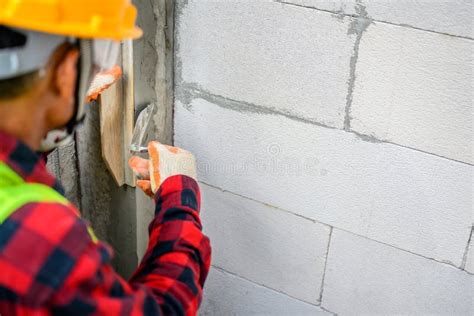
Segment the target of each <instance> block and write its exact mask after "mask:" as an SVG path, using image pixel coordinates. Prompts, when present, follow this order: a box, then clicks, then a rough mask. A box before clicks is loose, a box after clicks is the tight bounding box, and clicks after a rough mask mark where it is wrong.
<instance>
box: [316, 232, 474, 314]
mask: <svg viewBox="0 0 474 316" xmlns="http://www.w3.org/2000/svg"><path fill="white" fill-rule="evenodd" d="M473 281H474V278H473V276H472V275H469V274H468V273H466V272H464V271H461V270H459V269H457V268H454V267H452V266H449V265H446V264H442V263H439V262H436V261H433V260H429V259H425V258H422V257H420V256H417V255H414V254H410V253H407V252H404V251H401V250H399V249H395V248H393V247H390V246H387V245H383V244H380V243H377V242H374V241H371V240H368V239H366V238H362V237H358V236H355V235H353V234H350V233H346V232H342V231H340V230H337V229H335V230H334V231H333V234H332V238H331V246H330V250H329V259H328V265H327V270H326V277H325V279H324V294H323V301H322V306H323V307H324V308H326V309H328V310H330V311H332V312H335V313H337V314H338V315H369V314H370V315H402V314H403V315H434V314H436V315H472V314H473V313H474V307H473V304H472V302H473V295H474V290H473V289H474V287H473V285H474V283H473Z"/></svg>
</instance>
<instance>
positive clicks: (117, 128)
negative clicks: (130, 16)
mask: <svg viewBox="0 0 474 316" xmlns="http://www.w3.org/2000/svg"><path fill="white" fill-rule="evenodd" d="M120 64H121V67H122V72H123V75H122V77H121V78H120V79H119V80H118V81H117V82H116V83H115V84H114V85H112V86H111V87H110V88H109V89H107V90H106V91H104V92H103V93H102V95H101V96H100V99H99V100H100V135H101V148H102V156H103V158H104V161H105V164H106V165H107V168H108V169H109V171H110V173H111V174H112V176H113V178H114V179H115V181H116V182H117V184H118V185H119V186H122V185H124V184H127V185H129V186H132V187H134V186H135V176H134V175H133V172H132V171H131V170H130V168H129V167H128V164H127V162H128V160H129V159H130V156H131V154H130V150H129V146H130V142H131V139H132V135H133V127H134V115H135V104H134V85H133V45H132V42H131V41H125V42H124V43H122V51H121V57H120Z"/></svg>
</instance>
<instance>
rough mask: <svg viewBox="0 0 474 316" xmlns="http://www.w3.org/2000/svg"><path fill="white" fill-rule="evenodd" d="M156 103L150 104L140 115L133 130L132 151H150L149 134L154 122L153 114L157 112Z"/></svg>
mask: <svg viewBox="0 0 474 316" xmlns="http://www.w3.org/2000/svg"><path fill="white" fill-rule="evenodd" d="M155 109H156V104H155V103H152V104H150V105H148V106H147V107H146V108H145V109H143V111H141V112H140V114H139V115H138V119H137V122H136V123H135V129H134V130H133V136H132V142H131V144H130V152H131V153H132V154H133V153H148V144H147V136H148V132H149V130H150V128H151V125H152V122H153V114H154V113H155Z"/></svg>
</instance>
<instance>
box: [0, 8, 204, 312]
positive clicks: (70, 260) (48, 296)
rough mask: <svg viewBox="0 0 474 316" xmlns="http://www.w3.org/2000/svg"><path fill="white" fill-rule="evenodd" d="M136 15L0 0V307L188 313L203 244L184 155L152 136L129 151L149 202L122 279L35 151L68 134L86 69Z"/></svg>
mask: <svg viewBox="0 0 474 316" xmlns="http://www.w3.org/2000/svg"><path fill="white" fill-rule="evenodd" d="M135 19H136V9H135V7H134V6H133V5H131V4H130V1H129V0H101V1H95V0H49V1H44V0H0V315H1V316H6V315H50V314H51V315H53V314H54V315H142V314H146V315H183V314H184V315H193V314H196V312H197V309H198V307H199V303H200V300H201V296H202V288H203V284H204V281H205V279H206V276H207V273H208V269H209V265H210V245H209V240H208V238H207V237H206V236H204V235H203V234H202V232H201V224H200V219H199V205H200V197H199V188H198V185H197V183H196V181H195V167H194V166H195V164H194V160H193V159H194V158H193V157H192V155H191V154H190V153H188V152H186V151H184V150H180V149H177V148H173V147H167V146H164V145H161V144H158V143H151V144H150V145H149V150H150V154H151V160H150V161H148V160H144V159H140V158H132V160H131V161H130V164H131V165H132V166H133V168H134V170H135V172H137V173H138V174H140V176H141V178H142V180H141V181H140V183H139V184H140V186H141V187H142V188H144V189H145V190H146V191H147V192H148V193H149V194H153V196H154V198H155V201H156V212H155V218H154V220H153V221H152V223H151V224H150V226H149V233H150V242H149V245H148V250H147V252H146V254H145V256H144V258H143V260H142V262H141V264H140V266H139V267H138V269H137V270H136V272H135V273H134V274H133V276H132V277H131V279H130V280H129V281H128V282H127V281H125V280H123V279H122V278H121V277H120V276H119V275H118V274H117V273H116V272H115V271H114V269H113V268H112V267H111V265H110V261H111V258H112V251H111V249H110V247H109V246H108V245H107V244H105V243H103V242H100V241H98V240H97V238H96V237H95V235H94V233H93V231H92V229H91V227H90V226H89V224H88V223H87V222H86V221H84V220H83V219H81V218H80V214H79V212H78V211H77V210H76V209H75V207H74V206H73V205H72V204H71V203H70V202H68V201H67V200H66V199H65V198H64V196H63V191H62V189H61V186H60V184H59V183H58V181H57V180H56V179H55V178H54V177H53V176H51V175H50V174H49V173H48V172H47V170H46V166H45V163H44V162H43V159H41V156H40V155H39V154H38V152H46V151H50V150H52V149H53V148H55V147H57V146H58V145H60V144H63V143H65V142H66V141H67V140H68V139H70V138H71V136H72V135H73V133H74V130H75V129H76V127H77V125H78V124H79V123H80V122H81V121H82V120H83V117H84V98H85V94H86V91H87V89H88V85H89V83H90V81H91V78H93V75H94V73H96V72H97V71H101V70H102V71H105V70H107V69H108V68H109V67H111V66H113V65H114V64H115V63H116V61H117V55H118V51H119V43H118V42H117V41H119V40H123V39H130V38H138V37H140V36H141V30H140V29H139V28H137V27H136V26H135ZM183 162H185V163H183Z"/></svg>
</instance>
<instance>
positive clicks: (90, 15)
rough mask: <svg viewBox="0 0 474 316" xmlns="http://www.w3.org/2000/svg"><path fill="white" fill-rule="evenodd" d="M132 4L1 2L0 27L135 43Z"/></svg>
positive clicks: (123, 0) (106, 0)
mask: <svg viewBox="0 0 474 316" xmlns="http://www.w3.org/2000/svg"><path fill="white" fill-rule="evenodd" d="M136 17H137V9H136V8H135V6H134V5H133V4H131V2H130V0H0V25H2V24H3V25H6V26H11V27H17V28H22V29H29V30H33V31H38V32H44V33H51V34H57V35H65V36H73V37H79V38H91V39H92V38H103V39H113V40H124V39H135V38H139V37H141V35H142V33H143V32H142V30H141V29H140V28H138V27H137V26H135V20H136Z"/></svg>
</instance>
